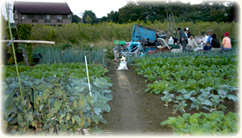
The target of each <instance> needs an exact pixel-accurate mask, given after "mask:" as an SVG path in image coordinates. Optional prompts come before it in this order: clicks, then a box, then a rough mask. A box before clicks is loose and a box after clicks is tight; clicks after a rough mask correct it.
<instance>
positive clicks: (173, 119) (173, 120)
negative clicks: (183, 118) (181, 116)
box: [167, 117, 177, 125]
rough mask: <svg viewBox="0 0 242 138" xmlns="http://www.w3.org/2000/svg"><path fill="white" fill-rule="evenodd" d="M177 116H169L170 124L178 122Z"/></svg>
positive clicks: (168, 121)
mask: <svg viewBox="0 0 242 138" xmlns="http://www.w3.org/2000/svg"><path fill="white" fill-rule="evenodd" d="M176 120H177V118H176V117H168V120H167V123H168V124H169V125H170V124H174V123H175V122H176Z"/></svg>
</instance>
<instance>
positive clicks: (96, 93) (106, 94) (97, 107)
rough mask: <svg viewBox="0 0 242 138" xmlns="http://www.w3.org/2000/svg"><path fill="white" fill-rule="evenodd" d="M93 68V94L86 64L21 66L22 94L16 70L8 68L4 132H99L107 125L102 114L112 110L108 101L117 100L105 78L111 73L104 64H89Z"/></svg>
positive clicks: (66, 133)
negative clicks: (105, 75) (100, 124)
mask: <svg viewBox="0 0 242 138" xmlns="http://www.w3.org/2000/svg"><path fill="white" fill-rule="evenodd" d="M89 69H90V79H91V82H90V88H91V91H89V85H88V83H87V82H88V81H87V78H85V77H84V76H85V75H86V72H85V64H79V63H77V64H74V63H68V64H39V65H37V66H34V67H32V68H29V67H27V66H19V70H20V81H21V88H22V91H23V92H22V93H21V92H20V88H19V84H18V79H17V77H16V75H15V74H14V71H13V70H14V68H13V67H12V66H6V67H5V72H4V73H5V74H7V77H6V75H5V77H6V78H5V79H4V80H3V82H2V83H3V88H2V90H3V95H2V102H3V105H4V106H3V110H2V112H3V122H4V124H5V125H4V131H6V132H7V133H11V134H38V135H56V134H57V135H60V134H64V135H70V134H80V133H81V131H82V130H83V129H84V128H90V132H93V131H95V132H99V131H100V130H99V129H98V128H97V127H96V124H98V123H99V122H102V123H106V120H105V119H103V117H102V115H101V113H103V112H109V111H110V107H109V106H108V104H107V102H108V101H110V100H112V99H113V97H112V95H111V94H110V93H111V91H110V90H109V88H110V87H111V86H112V84H111V83H109V82H108V79H107V78H104V73H105V72H107V70H106V69H104V68H103V67H102V66H101V65H89ZM11 70H12V73H8V72H11ZM32 73H34V74H32ZM52 73H53V74H52ZM22 97H23V98H22ZM33 128H35V129H34V130H35V131H33Z"/></svg>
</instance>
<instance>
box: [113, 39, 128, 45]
mask: <svg viewBox="0 0 242 138" xmlns="http://www.w3.org/2000/svg"><path fill="white" fill-rule="evenodd" d="M114 44H117V45H125V44H126V42H125V41H120V40H114Z"/></svg>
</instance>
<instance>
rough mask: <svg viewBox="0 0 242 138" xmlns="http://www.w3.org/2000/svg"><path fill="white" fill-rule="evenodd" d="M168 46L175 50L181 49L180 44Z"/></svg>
mask: <svg viewBox="0 0 242 138" xmlns="http://www.w3.org/2000/svg"><path fill="white" fill-rule="evenodd" d="M168 46H170V47H172V48H173V49H180V45H179V44H173V45H171V44H168Z"/></svg>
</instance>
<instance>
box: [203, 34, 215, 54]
mask: <svg viewBox="0 0 242 138" xmlns="http://www.w3.org/2000/svg"><path fill="white" fill-rule="evenodd" d="M208 34H209V36H208V39H207V42H206V43H205V46H204V47H203V50H205V51H206V50H211V48H212V46H211V42H212V35H213V31H212V30H208Z"/></svg>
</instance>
